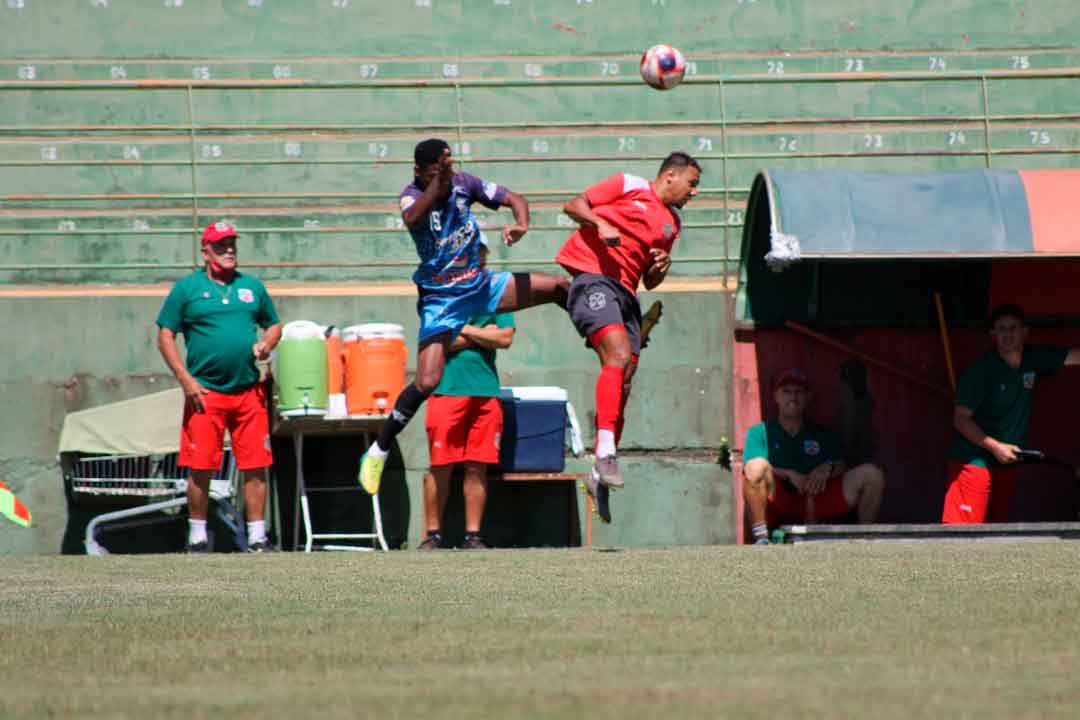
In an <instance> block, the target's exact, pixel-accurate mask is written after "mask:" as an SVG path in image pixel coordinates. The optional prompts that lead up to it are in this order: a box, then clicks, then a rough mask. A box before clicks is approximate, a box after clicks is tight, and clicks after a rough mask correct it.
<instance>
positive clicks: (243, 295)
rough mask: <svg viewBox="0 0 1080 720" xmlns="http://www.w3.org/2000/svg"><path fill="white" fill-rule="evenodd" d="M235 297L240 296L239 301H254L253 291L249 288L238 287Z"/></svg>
mask: <svg viewBox="0 0 1080 720" xmlns="http://www.w3.org/2000/svg"><path fill="white" fill-rule="evenodd" d="M236 297H238V298H240V302H246V303H253V302H255V293H253V292H251V289H250V288H240V289H239V290H237V291H236Z"/></svg>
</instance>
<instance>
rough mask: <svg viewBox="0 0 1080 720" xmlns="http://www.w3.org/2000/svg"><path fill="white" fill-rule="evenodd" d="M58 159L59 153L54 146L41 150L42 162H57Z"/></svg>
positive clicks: (47, 146)
mask: <svg viewBox="0 0 1080 720" xmlns="http://www.w3.org/2000/svg"><path fill="white" fill-rule="evenodd" d="M59 158H60V152H59V151H58V150H57V149H56V146H55V145H46V146H45V147H43V148H41V159H42V160H57V159H59Z"/></svg>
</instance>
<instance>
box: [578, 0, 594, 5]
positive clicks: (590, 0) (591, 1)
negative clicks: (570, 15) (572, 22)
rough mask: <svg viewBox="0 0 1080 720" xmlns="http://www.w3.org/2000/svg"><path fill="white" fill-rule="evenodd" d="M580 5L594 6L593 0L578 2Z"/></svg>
mask: <svg viewBox="0 0 1080 720" xmlns="http://www.w3.org/2000/svg"><path fill="white" fill-rule="evenodd" d="M577 4H578V5H592V4H593V0H577Z"/></svg>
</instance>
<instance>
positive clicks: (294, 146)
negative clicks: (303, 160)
mask: <svg viewBox="0 0 1080 720" xmlns="http://www.w3.org/2000/svg"><path fill="white" fill-rule="evenodd" d="M303 154H304V148H303V146H302V145H300V143H298V142H287V143H285V156H286V157H300V156H301V155H303Z"/></svg>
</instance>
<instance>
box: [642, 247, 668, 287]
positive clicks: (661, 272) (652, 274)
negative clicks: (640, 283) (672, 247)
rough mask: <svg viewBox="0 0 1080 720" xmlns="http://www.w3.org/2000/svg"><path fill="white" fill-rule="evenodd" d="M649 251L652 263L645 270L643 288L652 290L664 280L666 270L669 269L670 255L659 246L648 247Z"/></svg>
mask: <svg viewBox="0 0 1080 720" xmlns="http://www.w3.org/2000/svg"><path fill="white" fill-rule="evenodd" d="M649 253H650V254H651V255H652V257H653V262H652V265H650V266H649V269H648V270H646V271H645V278H644V280H645V288H646V289H647V290H652V289H653V288H655V287H656V286H657V285H659V284H660V283H662V282H664V278H666V277H667V274H668V270H670V269H671V255H670V254H669V253H667V252H665V251H664V250H661V249H660V248H650V249H649Z"/></svg>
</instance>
